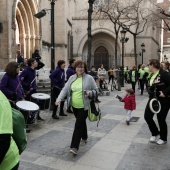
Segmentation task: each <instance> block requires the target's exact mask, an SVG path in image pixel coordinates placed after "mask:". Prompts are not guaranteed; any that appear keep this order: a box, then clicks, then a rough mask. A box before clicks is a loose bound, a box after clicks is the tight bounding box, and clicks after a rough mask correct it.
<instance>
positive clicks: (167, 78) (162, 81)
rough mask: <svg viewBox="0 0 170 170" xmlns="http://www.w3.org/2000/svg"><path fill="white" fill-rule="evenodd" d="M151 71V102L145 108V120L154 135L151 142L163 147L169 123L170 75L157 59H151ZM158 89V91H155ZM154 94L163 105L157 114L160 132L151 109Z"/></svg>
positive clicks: (149, 91) (149, 65)
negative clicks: (167, 118) (167, 121)
mask: <svg viewBox="0 0 170 170" xmlns="http://www.w3.org/2000/svg"><path fill="white" fill-rule="evenodd" d="M148 67H149V70H150V71H151V72H152V74H151V77H150V79H149V82H148V84H149V87H148V93H149V100H148V103H147V105H146V108H145V113H144V118H145V120H146V123H147V124H148V127H149V130H150V132H151V134H152V136H151V138H150V140H149V141H150V142H155V143H157V144H158V145H163V144H166V143H167V135H168V131H167V123H166V117H167V114H168V111H169V103H170V97H169V96H170V74H169V73H168V72H166V71H165V70H162V69H160V62H159V61H158V60H156V59H151V60H150V61H149V64H148ZM155 89H156V91H155ZM154 94H156V96H157V99H158V100H159V102H160V104H161V110H160V112H159V113H158V114H157V119H158V124H159V128H160V129H159V130H158V127H157V125H156V124H155V121H154V120H153V117H154V113H153V112H152V111H151V109H150V106H149V104H150V101H151V100H152V99H153V97H154Z"/></svg>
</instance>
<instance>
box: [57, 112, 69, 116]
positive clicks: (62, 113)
mask: <svg viewBox="0 0 170 170" xmlns="http://www.w3.org/2000/svg"><path fill="white" fill-rule="evenodd" d="M59 115H60V116H67V114H65V113H64V111H60V113H59Z"/></svg>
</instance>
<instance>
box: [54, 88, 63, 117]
mask: <svg viewBox="0 0 170 170" xmlns="http://www.w3.org/2000/svg"><path fill="white" fill-rule="evenodd" d="M53 92H54V99H55V100H54V106H53V115H56V112H57V108H58V106H56V105H55V102H56V99H57V97H58V96H59V94H60V92H61V89H59V88H56V87H54V88H53ZM63 108H64V101H61V103H60V113H63Z"/></svg>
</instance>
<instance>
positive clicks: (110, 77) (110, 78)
mask: <svg viewBox="0 0 170 170" xmlns="http://www.w3.org/2000/svg"><path fill="white" fill-rule="evenodd" d="M110 80H112V83H113V80H114V76H113V75H110V76H109V83H110Z"/></svg>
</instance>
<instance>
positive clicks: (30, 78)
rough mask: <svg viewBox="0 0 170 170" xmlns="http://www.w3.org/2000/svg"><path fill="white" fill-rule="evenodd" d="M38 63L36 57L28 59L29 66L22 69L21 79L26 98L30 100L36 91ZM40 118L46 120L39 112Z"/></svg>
mask: <svg viewBox="0 0 170 170" xmlns="http://www.w3.org/2000/svg"><path fill="white" fill-rule="evenodd" d="M37 65H38V63H37V61H36V59H35V58H31V59H29V60H28V66H27V67H26V68H25V69H24V70H23V71H22V73H21V74H20V76H19V77H20V80H21V84H22V87H23V89H24V91H25V96H26V97H25V99H26V100H28V101H30V100H31V95H32V94H33V93H36V71H35V68H36V67H37ZM37 119H38V120H44V119H42V118H41V117H40V115H39V113H38V117H37Z"/></svg>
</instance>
